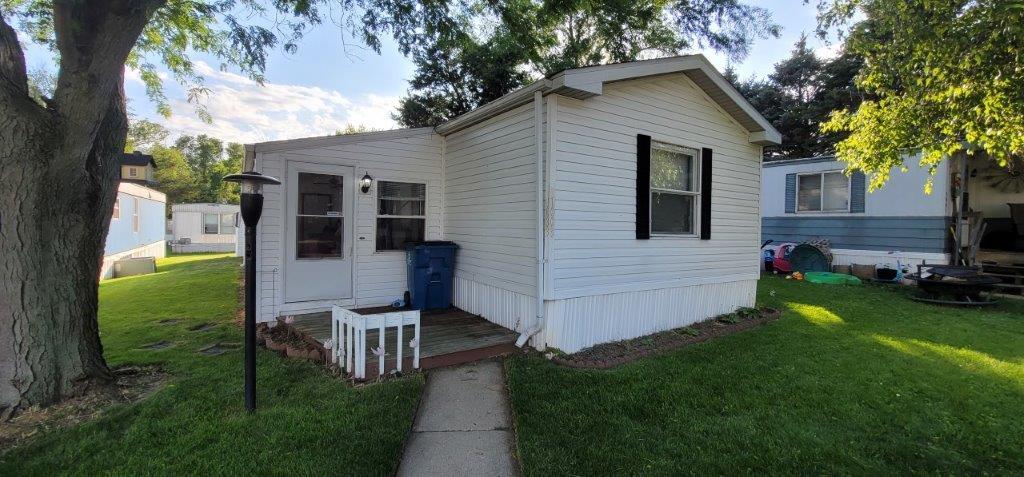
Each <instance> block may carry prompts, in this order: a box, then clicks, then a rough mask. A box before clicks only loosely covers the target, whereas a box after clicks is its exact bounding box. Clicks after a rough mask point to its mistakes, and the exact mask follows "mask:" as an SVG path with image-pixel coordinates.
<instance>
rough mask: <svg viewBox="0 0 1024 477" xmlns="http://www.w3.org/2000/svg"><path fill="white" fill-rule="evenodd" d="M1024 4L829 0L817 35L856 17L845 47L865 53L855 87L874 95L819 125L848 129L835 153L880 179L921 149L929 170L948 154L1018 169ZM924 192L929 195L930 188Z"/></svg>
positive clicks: (1022, 141) (1023, 138)
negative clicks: (907, 154) (910, 152)
mask: <svg viewBox="0 0 1024 477" xmlns="http://www.w3.org/2000/svg"><path fill="white" fill-rule="evenodd" d="M1022 5H1024V2H1019V1H1013V2H1006V1H999V0H983V1H968V0H915V1H904V2H889V1H883V0H835V1H830V2H824V1H823V2H821V3H820V4H819V8H820V15H819V23H820V29H821V30H822V31H827V29H830V28H837V27H842V26H845V25H846V23H848V22H849V21H850V19H851V18H853V16H854V15H855V14H858V15H860V16H862V17H863V20H860V21H858V22H856V23H854V24H853V25H852V27H851V29H850V32H849V36H848V38H847V42H846V45H847V48H850V49H852V50H854V51H856V52H857V53H859V54H862V55H864V57H865V59H866V63H865V67H864V69H863V70H862V72H861V76H860V78H859V85H860V86H861V87H862V88H864V89H865V90H867V91H868V92H869V93H872V94H874V95H877V97H878V100H877V101H866V102H864V103H862V104H861V105H860V107H859V108H857V109H855V110H853V111H849V112H843V113H838V114H835V115H833V116H832V119H831V120H830V121H829V122H828V123H826V124H824V125H823V126H822V130H823V131H832V132H848V133H849V134H850V135H849V138H848V139H846V140H845V141H842V142H841V143H840V144H839V146H838V148H837V153H838V155H839V157H840V158H841V159H843V160H844V161H846V162H847V163H848V165H849V167H850V168H855V169H861V170H863V171H865V172H868V173H869V174H870V175H871V187H872V188H877V187H881V186H882V185H884V184H885V181H886V180H887V179H888V175H889V170H890V169H891V168H892V167H896V166H899V165H901V164H902V160H901V159H900V158H901V154H903V153H905V152H907V151H908V150H913V149H917V148H920V149H921V150H922V151H923V153H922V156H921V165H923V166H926V167H929V168H931V169H932V171H934V170H935V169H936V167H937V166H938V165H939V164H940V163H941V162H942V161H943V160H944V159H945V158H947V157H949V156H951V155H953V154H956V153H961V152H964V153H967V154H968V155H969V156H973V157H980V155H981V154H982V153H983V154H984V155H986V156H988V157H990V158H991V159H992V160H994V162H995V163H997V164H999V165H1000V166H1001V167H1020V166H1021V165H1022V164H1021V163H1020V157H1021V156H1022V155H1024V80H1022V78H1024V74H1022V73H1024V66H1022V52H1024V27H1022V26H1021V25H1024V8H1022ZM925 187H926V190H928V191H930V188H931V184H927V185H926V186H925Z"/></svg>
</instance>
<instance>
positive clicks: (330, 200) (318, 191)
mask: <svg viewBox="0 0 1024 477" xmlns="http://www.w3.org/2000/svg"><path fill="white" fill-rule="evenodd" d="M343 188H344V185H343V180H342V177H341V176H332V175H329V174H310V173H306V172H300V173H299V215H321V216H327V215H331V216H335V215H337V216H340V215H342V213H341V211H342V209H341V206H342V195H341V192H342V189H343Z"/></svg>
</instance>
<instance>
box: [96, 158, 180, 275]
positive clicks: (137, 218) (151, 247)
mask: <svg viewBox="0 0 1024 477" xmlns="http://www.w3.org/2000/svg"><path fill="white" fill-rule="evenodd" d="M120 165H121V171H120V172H121V173H120V179H121V181H120V184H118V186H117V199H116V200H115V201H114V210H113V213H112V214H111V217H110V228H109V229H108V231H107V241H106V244H105V246H104V250H103V264H102V266H101V268H100V278H113V277H114V275H116V273H115V267H114V263H115V262H117V261H118V260H122V259H126V258H142V257H155V258H163V257H164V256H165V255H166V249H167V245H166V242H165V241H164V240H165V239H164V234H165V232H166V229H167V196H166V195H164V193H163V192H160V191H158V190H156V189H153V188H152V186H153V185H154V184H156V181H155V176H154V172H155V169H156V163H155V162H154V161H153V156H151V155H149V154H143V153H141V152H138V151H136V152H133V153H130V154H128V153H126V154H121V160H120Z"/></svg>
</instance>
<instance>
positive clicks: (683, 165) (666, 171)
mask: <svg viewBox="0 0 1024 477" xmlns="http://www.w3.org/2000/svg"><path fill="white" fill-rule="evenodd" d="M693 165H694V161H693V155H692V154H686V153H684V152H682V151H676V150H668V149H655V148H652V149H651V187H652V188H655V189H672V190H684V191H690V192H692V191H694V190H696V189H695V188H694V180H693Z"/></svg>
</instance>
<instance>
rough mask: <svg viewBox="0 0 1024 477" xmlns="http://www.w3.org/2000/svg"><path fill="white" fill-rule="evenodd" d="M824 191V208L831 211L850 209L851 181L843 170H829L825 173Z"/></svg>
mask: <svg viewBox="0 0 1024 477" xmlns="http://www.w3.org/2000/svg"><path fill="white" fill-rule="evenodd" d="M823 189H824V193H823V194H822V208H824V210H830V211H845V210H850V183H849V178H848V177H846V175H845V174H843V173H842V172H829V173H827V174H825V186H824V188H823Z"/></svg>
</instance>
